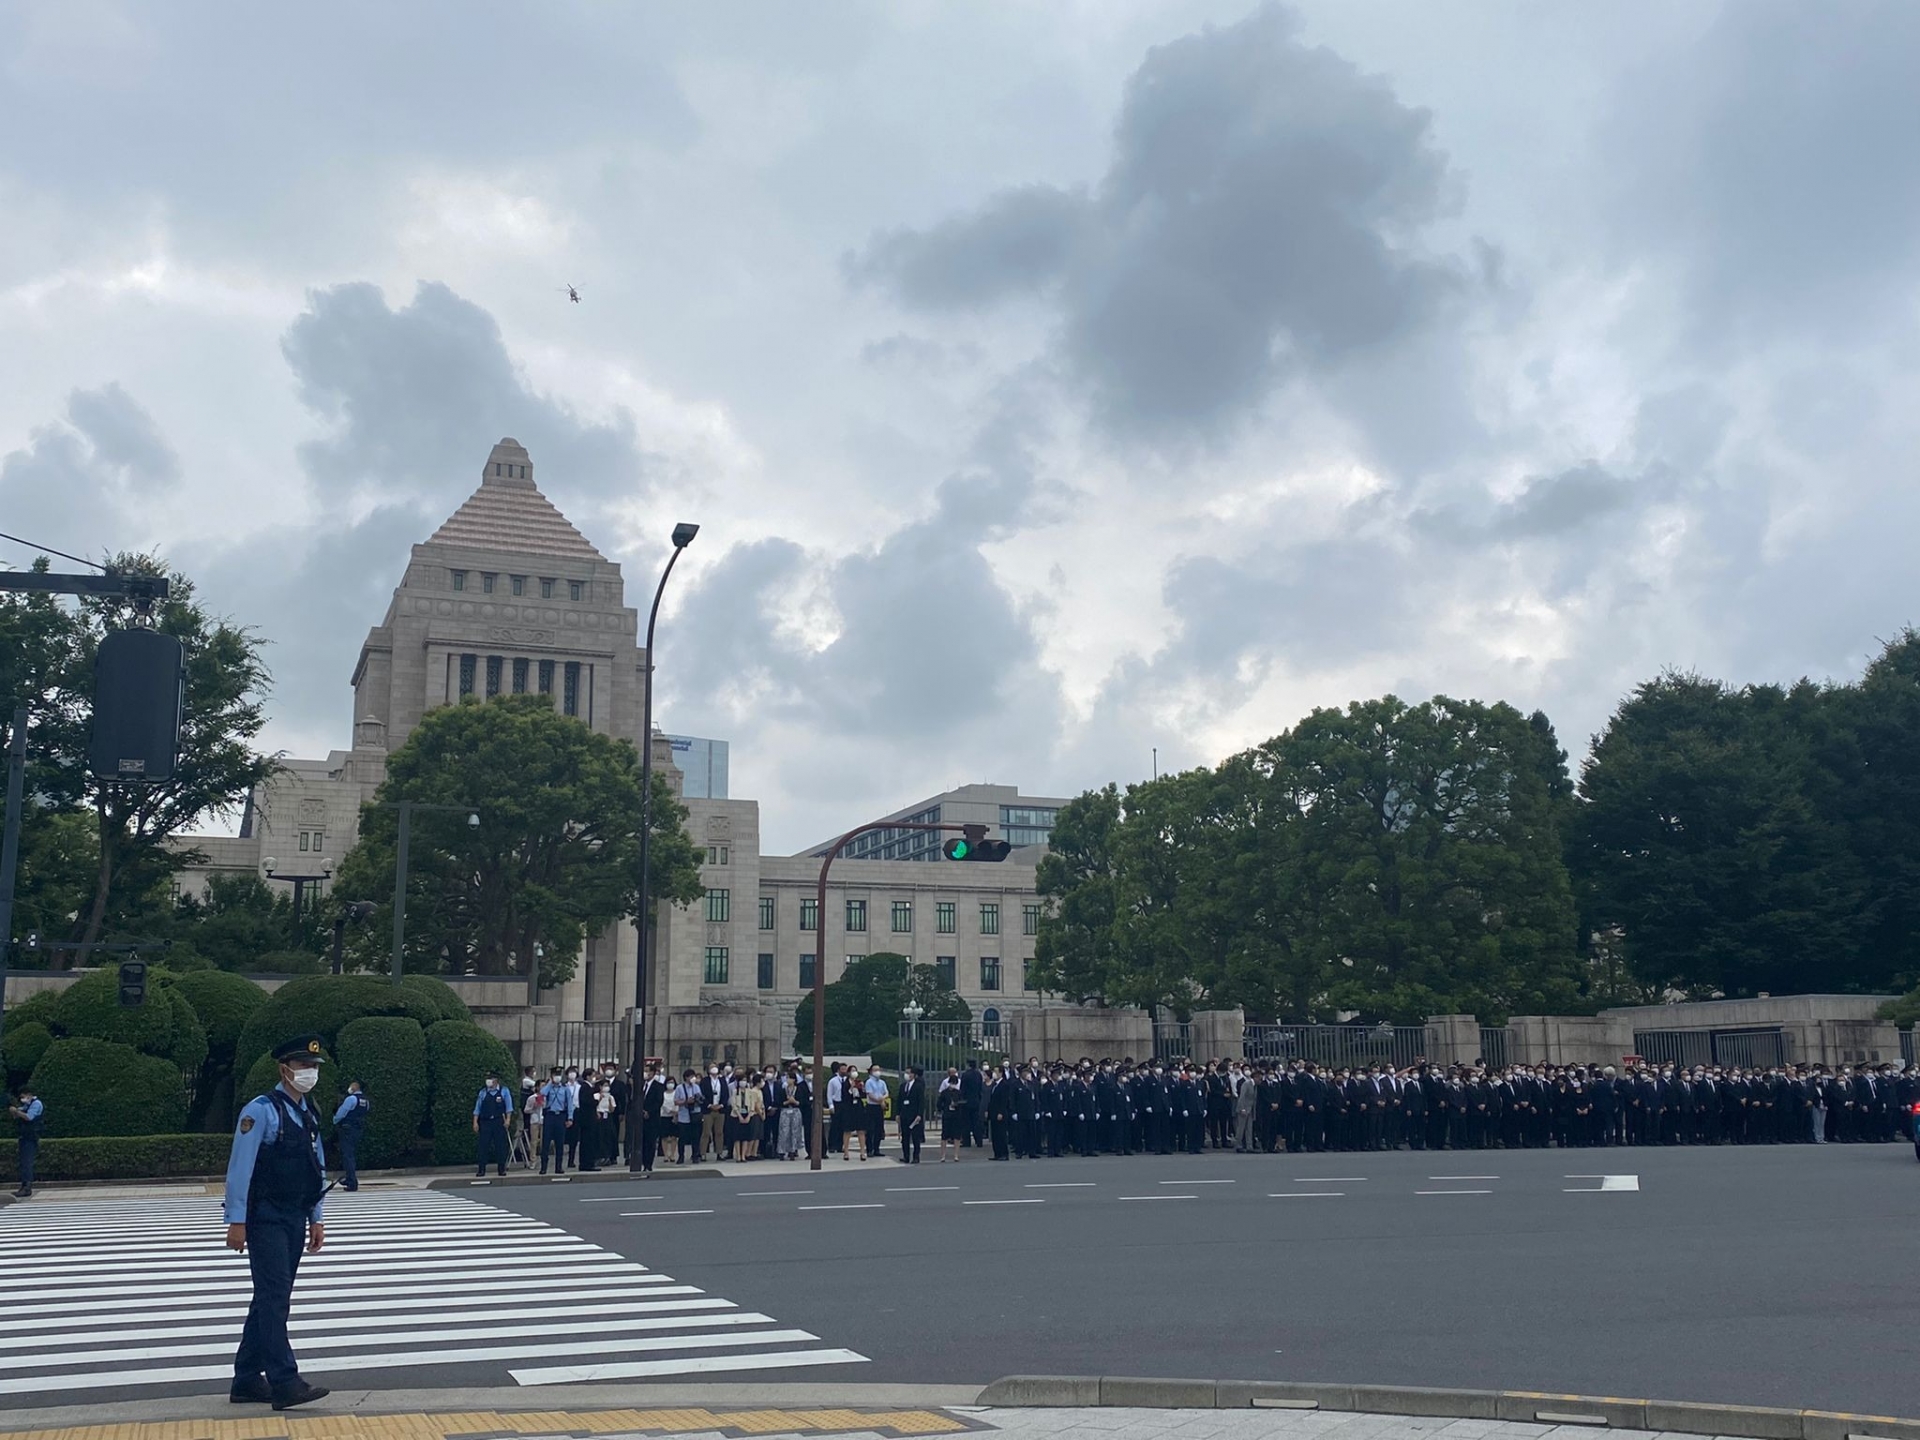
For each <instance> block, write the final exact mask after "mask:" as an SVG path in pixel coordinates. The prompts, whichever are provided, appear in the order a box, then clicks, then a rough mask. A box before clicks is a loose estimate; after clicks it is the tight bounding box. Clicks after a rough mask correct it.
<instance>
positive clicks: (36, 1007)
mask: <svg viewBox="0 0 1920 1440" xmlns="http://www.w3.org/2000/svg"><path fill="white" fill-rule="evenodd" d="M15 973H16V974H18V973H19V972H17V971H16V972H15ZM59 1004H60V992H59V991H58V990H36V991H34V992H33V994H31V995H29V996H28V997H27V998H26V999H24V1000H22V1001H21V1002H20V1003H19V1004H18V1005H14V1006H11V1007H9V1008H8V1010H7V1028H8V1029H9V1030H11V1029H12V1028H13V1027H14V1026H15V1025H24V1024H26V1023H27V1022H29V1021H33V1020H37V1021H39V1022H40V1023H41V1024H42V1025H44V1026H46V1027H47V1028H48V1029H49V1030H51V1029H53V1012H54V1010H55V1008H56V1007H57V1006H58V1005H59Z"/></svg>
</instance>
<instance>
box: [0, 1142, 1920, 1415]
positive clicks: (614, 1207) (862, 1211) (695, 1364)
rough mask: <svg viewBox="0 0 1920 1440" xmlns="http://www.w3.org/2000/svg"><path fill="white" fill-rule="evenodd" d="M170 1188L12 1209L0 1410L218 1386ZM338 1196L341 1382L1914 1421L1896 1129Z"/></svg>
mask: <svg viewBox="0 0 1920 1440" xmlns="http://www.w3.org/2000/svg"><path fill="white" fill-rule="evenodd" d="M1605 1177H1611V1178H1605ZM348 1201H351V1202H352V1203H347V1202H348ZM476 1201H477V1202H479V1203H478V1204H473V1203H471V1202H476ZM151 1203H152V1202H142V1201H139V1200H137V1199H136V1200H129V1201H125V1202H116V1203H115V1204H113V1205H99V1206H96V1205H93V1204H92V1202H73V1203H72V1204H71V1206H66V1205H60V1204H53V1203H50V1204H47V1205H44V1206H41V1205H37V1204H36V1205H33V1206H26V1207H16V1208H15V1209H14V1210H11V1211H8V1212H6V1214H5V1216H4V1217H0V1292H4V1298H5V1299H6V1301H7V1304H6V1305H5V1306H4V1307H0V1309H4V1311H5V1312H6V1313H8V1314H9V1317H10V1319H11V1321H12V1324H11V1325H10V1326H9V1327H8V1328H9V1333H8V1336H7V1337H6V1338H5V1339H4V1340H0V1352H4V1353H0V1408H11V1407H17V1406H23V1405H32V1404H48V1403H59V1402H60V1401H61V1400H62V1399H76V1400H87V1401H110V1400H115V1399H123V1398H124V1399H138V1398H140V1397H143V1396H160V1395H174V1394H185V1393H205V1392H208V1391H217V1390H221V1389H224V1385H225V1377H226V1375H227V1374H228V1373H230V1372H229V1370H228V1368H227V1367H229V1366H230V1363H231V1360H230V1357H231V1350H232V1342H233V1340H234V1338H235V1337H236V1336H237V1332H238V1317H239V1315H240V1314H241V1313H242V1312H243V1309H244V1284H245V1278H244V1268H243V1265H242V1264H241V1262H239V1261H238V1260H237V1259H236V1258H235V1257H232V1256H230V1255H226V1254H225V1252H223V1251H221V1249H220V1247H219V1244H218V1231H219V1227H218V1225H217V1223H216V1222H217V1220H218V1214H217V1206H216V1204H215V1202H214V1201H212V1200H206V1201H198V1200H194V1201H184V1200H183V1201H178V1202H167V1205H166V1206H165V1207H162V1208H161V1209H159V1210H151V1209H148V1208H145V1207H147V1206H149V1205H150V1204H151ZM202 1211H204V1212H205V1213H204V1214H202V1213H201V1212H202ZM340 1211H341V1213H340V1215H339V1216H338V1217H331V1216H330V1220H331V1219H335V1218H337V1220H338V1224H337V1225H336V1224H332V1223H330V1226H329V1230H330V1235H329V1245H328V1250H329V1252H330V1253H329V1257H328V1264H327V1265H326V1266H318V1267H314V1268H312V1269H311V1273H310V1270H309V1268H307V1267H303V1270H302V1273H301V1277H300V1286H299V1288H298V1290H297V1292H296V1304H295V1317H296V1321H298V1322H299V1324H298V1325H297V1327H296V1328H297V1329H298V1330H302V1331H303V1333H304V1334H305V1339H304V1341H303V1338H302V1334H299V1333H297V1334H296V1336H295V1344H296V1348H299V1349H301V1352H302V1361H303V1364H316V1365H319V1366H322V1367H325V1368H324V1369H323V1370H322V1371H321V1373H317V1374H315V1376H314V1378H315V1379H317V1380H319V1381H320V1382H321V1383H324V1384H329V1385H334V1386H345V1387H355V1386H367V1387H382V1388H384V1387H393V1386H407V1387H435V1386H445V1387H449V1388H460V1387H469V1386H473V1385H476V1384H509V1383H513V1380H516V1379H517V1380H519V1381H521V1383H548V1384H551V1385H553V1386H554V1388H552V1389H549V1390H547V1391H545V1392H542V1393H546V1394H551V1395H554V1396H556V1397H559V1396H563V1395H565V1394H567V1393H570V1392H571V1393H577V1391H573V1390H572V1387H573V1386H574V1385H575V1384H577V1383H582V1382H584V1381H587V1380H591V1379H593V1378H606V1379H610V1380H611V1379H626V1380H633V1379H646V1378H655V1377H663V1376H667V1375H679V1376H681V1377H683V1378H689V1376H690V1372H691V1371H692V1370H694V1369H696V1368H699V1367H707V1368H708V1369H710V1371H711V1372H712V1373H707V1374H700V1375H691V1376H690V1378H702V1379H711V1380H722V1379H726V1378H729V1377H730V1376H737V1378H740V1379H742V1380H755V1379H765V1380H812V1381H822V1380H830V1379H833V1378H836V1377H837V1378H842V1379H846V1380H848V1381H849V1382H856V1383H871V1382H878V1381H904V1382H953V1383H984V1382H986V1381H989V1380H992V1379H995V1378H997V1377H999V1376H1002V1375H1009V1374H1023V1373H1024V1374H1109V1375H1111V1374H1133V1375H1158V1376H1185V1377H1207V1378H1215V1377H1221V1378H1241V1379H1289V1380H1309V1381H1326V1382H1365V1383H1376V1384H1411V1385H1441V1386H1464V1387H1473V1388H1513V1389H1530V1390H1544V1391H1555V1392H1581V1393H1589V1394H1611V1395H1634V1396H1653V1397H1659V1398H1666V1399H1692V1400H1713V1401H1724V1402H1732V1403H1740V1404H1759V1405H1785V1406H1807V1407H1814V1408H1827V1409H1839V1410H1851V1411H1865V1412H1876V1413H1882V1414H1887V1413H1891V1414H1913V1413H1916V1412H1920V1401H1917V1400H1916V1397H1917V1396H1920V1378H1916V1370H1915V1364H1916V1362H1915V1358H1914V1355H1915V1351H1914V1335H1915V1333H1916V1326H1917V1324H1920V1286H1917V1283H1916V1282H1917V1281H1920V1235H1917V1234H1916V1220H1917V1219H1920V1165H1916V1164H1915V1163H1914V1154H1913V1150H1912V1147H1911V1146H1907V1145H1876V1146H1859V1147H1850V1146H1849V1147H1843V1146H1830V1147H1823V1148H1819V1149H1815V1148H1812V1147H1805V1146H1792V1147H1756V1148H1751V1149H1747V1148H1740V1149H1712V1150H1695V1149H1672V1150H1639V1149H1633V1150H1604V1151H1578V1150H1576V1151H1518V1152H1503V1151H1479V1152H1474V1151H1468V1152H1441V1153H1438V1154H1434V1153H1426V1154H1412V1153H1407V1152H1395V1153H1388V1154H1371V1155H1317V1156H1285V1155H1281V1156H1235V1155H1231V1154H1221V1155H1212V1154H1209V1155H1207V1156H1203V1157H1187V1156H1174V1157H1167V1158H1157V1159H1156V1158H1146V1157H1132V1158H1118V1157H1103V1158H1099V1159H1091V1160H1080V1159H1063V1160H1037V1161H1014V1162H1011V1163H1007V1164H995V1163H991V1162H989V1161H987V1160H986V1159H985V1157H984V1156H983V1155H982V1154H980V1152H977V1151H976V1152H968V1158H967V1159H966V1160H965V1161H964V1162H963V1163H961V1164H958V1165H944V1166H943V1165H940V1164H937V1163H934V1161H933V1160H932V1159H929V1160H927V1161H926V1162H925V1163H923V1164H921V1165H919V1166H918V1167H914V1168H908V1167H904V1166H901V1165H899V1164H897V1163H895V1162H894V1161H893V1160H892V1159H890V1158H887V1159H876V1160H873V1161H870V1162H867V1163H865V1164H862V1163H860V1162H858V1161H855V1162H851V1163H846V1162H842V1161H840V1160H838V1159H833V1160H830V1161H829V1162H828V1166H827V1168H826V1169H825V1170H823V1171H822V1172H820V1173H818V1174H816V1173H814V1172H812V1171H810V1170H808V1169H807V1168H806V1167H805V1165H804V1163H802V1164H799V1165H787V1164H780V1163H775V1162H769V1163H765V1164H762V1165H760V1166H757V1167H754V1168H753V1169H752V1170H751V1171H749V1172H748V1173H747V1174H745V1175H737V1176H730V1177H716V1178H704V1179H693V1178H686V1179H681V1178H667V1179H656V1180H655V1181H652V1182H633V1181H629V1180H627V1179H625V1178H624V1177H616V1178H601V1179H599V1180H597V1181H596V1182H593V1183H579V1182H577V1181H572V1180H570V1181H569V1182H568V1183H565V1184H554V1183H551V1182H548V1183H542V1184H536V1185H526V1184H518V1185H508V1186H478V1187H473V1188H468V1187H465V1186H462V1187H460V1188H458V1189H455V1190H452V1191H439V1192H434V1193H433V1194H432V1195H426V1194H423V1193H422V1192H418V1191H415V1192H401V1193H396V1194H391V1195H372V1194H368V1193H365V1192H363V1193H362V1194H361V1195H359V1196H354V1197H345V1199H343V1202H342V1205H341V1206H340ZM83 1212H84V1213H83ZM63 1217H70V1218H63ZM523 1217H525V1218H523ZM530 1220H531V1221H538V1222H544V1223H542V1224H530V1223H529V1221H530ZM89 1226H91V1227H93V1234H92V1235H70V1234H69V1233H68V1231H69V1229H70V1228H71V1229H72V1230H75V1231H84V1230H85V1229H86V1228H87V1227H89ZM6 1227H11V1228H6ZM548 1227H553V1228H551V1229H549V1228H548ZM336 1231H337V1233H332V1232H336ZM571 1237H579V1239H578V1240H576V1239H573V1238H571ZM584 1242H590V1244H589V1243H584ZM591 1246H599V1247H603V1250H601V1251H594V1250H592V1249H591ZM606 1252H612V1253H606ZM155 1257H158V1258H155ZM621 1257H625V1259H624V1260H622V1258H621ZM627 1262H637V1264H630V1263H627ZM169 1266H181V1267H184V1268H183V1269H180V1270H174V1271H168V1270H167V1268H166V1267H169ZM623 1267H624V1272H625V1273H616V1272H621V1271H622V1270H623ZM639 1267H646V1268H645V1271H644V1272H641V1271H640V1268H639ZM595 1272H597V1273H598V1275H599V1277H600V1278H587V1277H588V1276H589V1275H590V1274H593V1273H595ZM496 1277H497V1278H496ZM235 1285H238V1286H239V1287H240V1291H241V1293H239V1294H236V1293H235V1292H234V1290H233V1288H232V1287H233V1286H235ZM595 1286H598V1287H602V1288H600V1289H599V1290H595V1289H593V1288H592V1287H595ZM328 1287H333V1288H331V1289H329V1288H328ZM668 1287H671V1288H668ZM176 1297H182V1298H176ZM662 1297H665V1298H662ZM29 1302H31V1303H29ZM600 1302H604V1303H600ZM595 1305H597V1308H593V1307H594V1306H595ZM236 1306H238V1307H239V1308H235V1307H236ZM190 1307H198V1308H197V1310H190ZM642 1312H644V1317H645V1318H642ZM303 1316H307V1317H310V1318H306V1319H302V1317H303ZM201 1322H207V1323H204V1324H203V1323H201ZM37 1334H43V1340H36V1338H35V1337H36V1335H37ZM636 1341H637V1342H638V1343H636ZM86 1347H91V1350H90V1353H85V1354H81V1353H78V1352H79V1351H80V1350H81V1349H83V1348H86ZM723 1351H732V1352H734V1353H730V1354H723V1353H722V1352H723ZM426 1356H433V1357H436V1358H435V1359H433V1360H426V1359H424V1358H423V1357H426ZM450 1356H451V1357H457V1358H459V1359H462V1360H464V1361H466V1362H467V1363H462V1364H452V1363H439V1359H438V1357H450ZM743 1356H758V1362H757V1363H760V1364H764V1365H765V1366H767V1367H769V1368H766V1369H764V1370H762V1371H761V1372H760V1373H757V1374H756V1373H742V1372H743V1371H747V1370H748V1368H749V1366H750V1365H751V1364H753V1363H756V1362H754V1361H753V1360H747V1359H743ZM636 1362H637V1363H638V1365H639V1367H640V1368H639V1369H637V1370H636V1369H634V1368H631V1367H633V1366H634V1365H635V1364H636ZM574 1365H580V1366H585V1367H588V1372H587V1373H582V1374H575V1373H574V1372H573V1371H571V1370H570V1369H569V1368H568V1367H570V1366H574ZM607 1366H612V1367H616V1368H617V1367H620V1366H627V1367H629V1368H628V1369H627V1370H626V1371H625V1372H624V1373H622V1374H606V1375H601V1374H600V1373H599V1371H598V1369H596V1367H607ZM794 1366H813V1367H823V1368H813V1369H811V1370H795V1369H793V1368H792V1367H794ZM529 1367H530V1368H529ZM69 1374H71V1377H72V1378H71V1380H63V1379H62V1377H63V1376H67V1375H69ZM510 1376H511V1378H510ZM69 1383H70V1384H72V1385H75V1386H79V1387H83V1390H84V1393H73V1394H68V1395H62V1394H61V1393H60V1391H61V1390H63V1389H65V1386H66V1385H67V1384H69Z"/></svg>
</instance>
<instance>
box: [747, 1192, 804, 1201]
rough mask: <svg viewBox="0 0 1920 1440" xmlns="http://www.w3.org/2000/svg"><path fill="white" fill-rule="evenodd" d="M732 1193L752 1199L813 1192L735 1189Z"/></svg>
mask: <svg viewBox="0 0 1920 1440" xmlns="http://www.w3.org/2000/svg"><path fill="white" fill-rule="evenodd" d="M733 1193H734V1198H735V1199H738V1200H752V1199H756V1198H758V1197H760V1196H762V1195H811V1194H812V1193H813V1192H812V1191H811V1190H736V1191H734V1192H733Z"/></svg>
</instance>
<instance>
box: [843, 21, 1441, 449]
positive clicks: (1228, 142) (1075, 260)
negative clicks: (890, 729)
mask: <svg viewBox="0 0 1920 1440" xmlns="http://www.w3.org/2000/svg"><path fill="white" fill-rule="evenodd" d="M1295 29H1296V27H1295V24H1294V21H1293V19H1292V17H1291V15H1290V14H1289V13H1288V12H1287V11H1285V10H1282V9H1280V8H1278V7H1275V6H1269V7H1267V8H1264V9H1262V10H1260V11H1258V12H1256V13H1255V14H1254V15H1252V16H1251V17H1249V18H1248V19H1246V20H1244V21H1242V22H1240V23H1239V24H1237V25H1232V26H1227V27H1223V28H1220V29H1214V28H1208V29H1205V30H1202V31H1201V32H1200V33H1198V34H1195V35H1190V36H1188V37H1186V38H1184V39H1180V40H1176V41H1174V42H1172V43H1170V44H1167V45H1162V46H1159V47H1157V48H1155V49H1154V50H1152V51H1150V52H1149V53H1148V55H1147V58H1146V60H1145V61H1144V62H1143V63H1142V64H1141V66H1140V68H1139V69H1138V70H1137V71H1136V72H1135V73H1134V75H1133V76H1132V78H1131V79H1130V80H1129V82H1128V84H1127V88H1126V95H1125V99H1124V101H1123V103H1122V106H1121V110H1120V116H1119V120H1118V123H1117V125H1116V128H1115V132H1114V138H1113V150H1112V154H1111V157H1110V162H1109V166H1108V169H1107V172H1106V174H1105V176H1104V177H1103V178H1102V179H1101V181H1100V183H1099V184H1098V185H1097V186H1096V187H1094V188H1093V189H1092V190H1091V191H1087V192H1081V191H1077V190H1063V189H1059V188H1055V187H1050V186H1044V185H1035V186H1026V187H1022V188H1019V189H1014V190H1008V191H1003V192H1002V193H1000V194H998V195H996V196H994V197H993V198H991V199H989V200H988V201H986V202H985V203H984V204H983V205H982V206H981V207H980V208H978V209H977V210H975V211H974V212H972V213H971V214H968V215H964V216H960V217H956V218H953V219H949V220H947V221H945V222H943V223H941V224H939V225H937V226H935V227H933V228H932V229H929V230H923V231H918V232H916V231H905V230H894V231H889V232H886V233H884V234H880V235H877V236H875V237H874V238H873V240H871V241H870V242H869V243H868V245H867V246H866V248H865V249H864V250H863V251H861V252H860V253H859V254H858V255H857V256H855V257H853V258H852V259H851V260H850V261H849V263H848V270H849V273H850V274H851V275H852V276H853V277H854V278H855V279H856V280H860V281H866V282H873V283H879V284H882V285H884V286H886V287H887V289H888V290H889V291H890V293H892V294H893V295H895V296H896V297H897V298H898V299H899V300H900V301H901V302H902V303H904V304H907V305H910V306H916V307H920V308H945V307H955V306H978V305H983V304H990V303H993V302H995V301H999V300H1002V299H1005V298H1008V297H1010V296H1014V295H1017V294H1021V293H1024V292H1032V291H1036V290H1045V291H1047V292H1049V293H1050V294H1052V295H1053V296H1055V297H1056V300H1055V303H1056V304H1057V305H1058V308H1059V319H1060V322H1061V330H1062V336H1061V350H1062V354H1063V356H1064V358H1065V360H1066V362H1067V364H1068V365H1069V366H1070V368H1071V369H1072V370H1073V371H1074V372H1075V373H1077V374H1078V375H1079V376H1080V377H1081V378H1082V379H1083V381H1085V382H1086V383H1087V384H1088V385H1089V386H1090V388H1091V390H1092V392H1093V395H1094V398H1095V400H1096V403H1097V405H1098V407H1099V409H1100V411H1101V413H1102V414H1103V416H1104V417H1105V419H1106V421H1107V422H1108V424H1109V425H1110V426H1111V427H1112V428H1113V429H1114V430H1115V431H1116V432H1119V433H1123V434H1167V433H1175V432H1180V431H1183V430H1190V429H1192V430H1200V431H1207V430H1210V429H1213V428H1216V427H1218V426H1220V425H1223V424H1226V423H1229V422H1231V421H1232V420H1234V419H1237V418H1239V417H1241V416H1243V415H1244V414H1245V413H1246V412H1247V411H1248V410H1249V409H1250V408H1251V407H1253V406H1254V405H1256V404H1257V403H1258V402H1259V401H1261V400H1262V399H1263V398H1264V397H1265V396H1266V395H1267V394H1268V393H1269V392H1270V391H1271V390H1272V388H1273V386H1274V385H1275V384H1276V383H1277V382H1279V381H1280V380H1281V379H1283V378H1285V377H1287V376H1289V375H1292V374H1295V373H1300V372H1305V373H1315V372H1321V371H1328V370H1335V369H1338V368H1339V367H1340V366H1342V365H1344V364H1346V363H1348V362H1351V361H1354V360H1357V359H1359V358H1362V357H1364V356H1366V355H1367V354H1369V353H1370V352H1373V351H1376V350H1379V349H1382V348H1385V347H1391V346H1393V345H1394V344H1396V343H1398V342H1400V341H1403V340H1405V339H1407V338H1409V337H1411V336H1413V335H1416V334H1418V333H1419V332H1420V331H1421V330H1422V329H1423V328H1424V327H1425V326H1427V325H1428V324H1429V323H1430V322H1431V321H1432V320H1433V319H1434V318H1435V316H1436V315H1437V314H1438V313H1439V312H1441V311H1442V310H1443V308H1444V307H1445V306H1446V304H1447V302H1448V300H1449V299H1450V298H1451V297H1452V296H1454V295H1455V294H1457V293H1458V292H1459V291H1460V290H1461V289H1462V287H1463V285H1464V284H1465V283H1466V279H1465V272H1464V270H1463V269H1461V268H1460V267H1457V266H1455V265H1453V264H1451V263H1447V262H1441V261H1436V260H1434V259H1432V258H1429V257H1428V256H1427V255H1425V254H1424V253H1423V252H1422V251H1421V249H1420V243H1419V242H1420V238H1421V236H1422V234H1423V233H1424V232H1425V231H1426V229H1427V228H1428V227H1429V226H1430V225H1431V224H1432V223H1433V222H1435V221H1436V220H1438V219H1439V218H1441V217H1442V216H1443V215H1444V214H1446V213H1447V211H1448V209H1449V205H1450V202H1451V199H1452V190H1453V182H1452V179H1451V176H1450V174H1449V171H1448V168H1447V163H1446V160H1445V157H1444V156H1442V155H1441V154H1440V153H1439V151H1438V150H1437V149H1436V148H1435V147H1434V145H1433V143H1432V140H1431V136H1430V133H1429V131H1430V122H1429V117H1428V116H1427V114H1426V113H1425V112H1424V111H1422V110H1418V109H1412V108H1409V107H1407V106H1404V105H1402V104H1401V103H1400V102H1399V101H1398V100H1397V99H1396V98H1395V96H1394V93H1393V90H1392V88H1391V87H1390V86H1389V85H1388V84H1387V83H1386V82H1385V81H1384V80H1381V79H1378V78H1375V77H1370V76H1367V75H1364V74H1362V73H1361V72H1360V71H1359V70H1358V69H1357V68H1356V67H1355V66H1354V65H1352V64H1351V63H1350V62H1348V61H1346V60H1344V59H1341V58H1340V57H1339V56H1336V55H1334V54H1332V53H1331V52H1330V51H1327V50H1324V49H1318V48H1312V47H1309V46H1306V45H1304V44H1302V43H1301V42H1300V41H1299V40H1298V39H1297V38H1296V34H1295Z"/></svg>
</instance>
